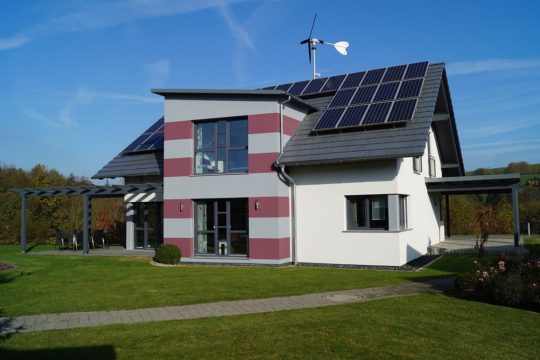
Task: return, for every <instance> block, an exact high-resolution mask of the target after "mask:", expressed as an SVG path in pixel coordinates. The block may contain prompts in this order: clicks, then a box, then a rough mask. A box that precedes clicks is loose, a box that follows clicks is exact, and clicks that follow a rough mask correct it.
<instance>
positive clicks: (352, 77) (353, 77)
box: [341, 71, 366, 89]
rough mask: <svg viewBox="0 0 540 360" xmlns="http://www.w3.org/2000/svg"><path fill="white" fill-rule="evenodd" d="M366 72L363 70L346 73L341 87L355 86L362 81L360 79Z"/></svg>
mask: <svg viewBox="0 0 540 360" xmlns="http://www.w3.org/2000/svg"><path fill="white" fill-rule="evenodd" d="M365 74H366V72H365V71H362V72H357V73H352V74H349V75H347V79H345V81H344V82H343V84H342V85H341V88H342V89H345V88H350V87H357V86H358V85H360V83H361V82H362V79H363V78H364V75H365Z"/></svg>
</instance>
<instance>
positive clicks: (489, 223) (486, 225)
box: [472, 206, 495, 256]
mask: <svg viewBox="0 0 540 360" xmlns="http://www.w3.org/2000/svg"><path fill="white" fill-rule="evenodd" d="M472 225H473V226H474V228H475V229H476V231H477V234H478V235H476V246H475V248H476V250H477V251H478V254H479V255H480V256H483V255H484V246H485V244H486V243H487V241H488V238H489V235H491V234H493V232H494V231H495V217H494V215H493V208H492V207H491V206H486V207H484V208H482V209H478V210H477V211H476V212H475V214H474V220H473V222H472Z"/></svg>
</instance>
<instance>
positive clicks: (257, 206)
mask: <svg viewBox="0 0 540 360" xmlns="http://www.w3.org/2000/svg"><path fill="white" fill-rule="evenodd" d="M260 207H261V204H260V203H259V199H257V200H255V210H259V208H260Z"/></svg>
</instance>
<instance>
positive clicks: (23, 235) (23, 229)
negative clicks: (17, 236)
mask: <svg viewBox="0 0 540 360" xmlns="http://www.w3.org/2000/svg"><path fill="white" fill-rule="evenodd" d="M21 252H22V253H25V252H26V194H21Z"/></svg>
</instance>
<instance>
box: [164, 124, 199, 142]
mask: <svg viewBox="0 0 540 360" xmlns="http://www.w3.org/2000/svg"><path fill="white" fill-rule="evenodd" d="M192 138H193V123H192V122H191V121H173V122H166V123H165V140H180V139H192Z"/></svg>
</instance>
